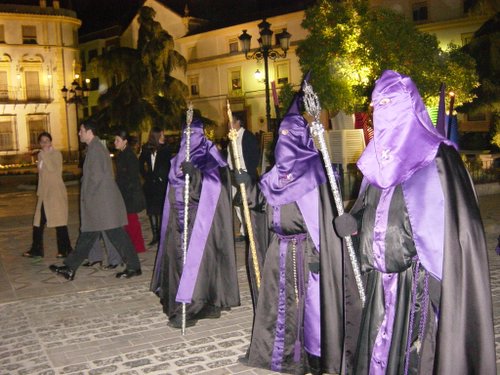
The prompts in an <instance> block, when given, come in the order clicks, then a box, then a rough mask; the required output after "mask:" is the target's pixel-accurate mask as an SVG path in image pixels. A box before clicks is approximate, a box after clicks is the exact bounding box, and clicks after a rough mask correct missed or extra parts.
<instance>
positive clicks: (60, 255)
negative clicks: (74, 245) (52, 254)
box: [56, 253, 67, 259]
mask: <svg viewBox="0 0 500 375" xmlns="http://www.w3.org/2000/svg"><path fill="white" fill-rule="evenodd" d="M66 257H67V255H66V254H61V253H59V254H57V255H56V258H57V259H62V258H66Z"/></svg>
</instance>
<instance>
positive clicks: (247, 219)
mask: <svg viewBox="0 0 500 375" xmlns="http://www.w3.org/2000/svg"><path fill="white" fill-rule="evenodd" d="M227 117H228V119H229V124H230V126H231V129H230V130H229V134H228V137H229V139H230V140H231V147H232V150H233V156H234V168H235V170H236V171H239V170H240V168H241V164H240V155H239V152H238V144H237V143H236V138H237V137H238V131H237V130H236V129H234V128H233V113H232V112H231V105H230V104H229V100H228V101H227ZM240 193H241V200H242V203H243V214H244V216H245V223H246V225H247V233H248V240H249V242H250V253H251V254H252V264H253V270H254V272H255V282H256V284H257V290H259V289H260V269H259V260H258V258H257V250H256V248H255V240H254V236H253V227H252V221H251V219H250V209H249V208H248V201H247V191H246V189H245V184H243V183H242V184H240Z"/></svg>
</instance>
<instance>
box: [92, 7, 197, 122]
mask: <svg viewBox="0 0 500 375" xmlns="http://www.w3.org/2000/svg"><path fill="white" fill-rule="evenodd" d="M154 17H155V11H154V10H153V9H152V8H150V7H142V8H141V9H140V11H139V18H138V21H139V24H140V28H139V36H138V41H137V49H134V48H126V47H121V48H116V49H113V50H111V51H108V52H106V53H105V54H103V55H102V56H100V57H99V58H98V59H97V61H96V65H97V69H98V71H99V73H100V74H101V75H102V76H103V77H105V79H106V81H107V82H108V86H109V87H108V89H107V91H106V92H105V93H103V94H102V95H101V96H100V97H99V106H100V113H99V115H98V117H99V118H100V119H101V120H102V123H103V124H106V125H107V126H109V127H110V128H113V127H116V126H120V127H124V128H126V129H127V130H129V131H138V130H148V129H149V128H150V127H151V126H160V127H162V128H166V129H178V128H180V125H181V122H182V117H183V114H184V111H185V109H186V103H185V97H186V95H187V87H186V85H185V84H184V83H183V82H181V81H179V80H178V79H176V78H174V77H172V76H171V74H172V72H173V71H174V70H175V69H177V68H180V69H182V70H183V71H184V72H185V71H186V68H187V62H186V59H185V58H184V57H183V56H182V55H181V54H180V53H178V52H177V51H175V50H174V40H173V38H172V36H171V35H170V34H169V33H168V32H167V31H165V30H164V29H163V28H162V27H161V25H160V23H159V22H157V21H155V20H154Z"/></svg>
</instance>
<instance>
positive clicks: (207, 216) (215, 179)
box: [175, 169, 221, 303]
mask: <svg viewBox="0 0 500 375" xmlns="http://www.w3.org/2000/svg"><path fill="white" fill-rule="evenodd" d="M220 192H221V181H220V176H219V171H218V169H212V170H210V171H209V172H206V173H204V174H203V184H202V187H201V194H200V204H199V205H198V211H197V213H196V218H195V221H194V225H193V230H192V232H191V237H190V239H189V246H188V249H187V259H186V264H185V265H184V269H183V270H182V276H181V279H180V281H179V289H178V290H177V296H176V298H175V300H176V301H177V302H184V303H190V302H191V300H192V298H193V292H194V287H195V285H196V280H197V278H198V272H199V270H200V264H201V259H202V258H203V253H204V251H205V245H206V242H207V238H208V235H209V233H210V228H211V227H212V222H213V219H214V215H215V209H216V207H217V203H218V201H219V195H220Z"/></svg>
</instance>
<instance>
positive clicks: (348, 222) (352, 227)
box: [333, 213, 358, 237]
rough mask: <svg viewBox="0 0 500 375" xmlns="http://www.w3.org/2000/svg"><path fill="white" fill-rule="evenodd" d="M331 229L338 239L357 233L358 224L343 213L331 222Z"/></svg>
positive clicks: (351, 217) (349, 215)
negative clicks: (333, 229)
mask: <svg viewBox="0 0 500 375" xmlns="http://www.w3.org/2000/svg"><path fill="white" fill-rule="evenodd" d="M333 227H334V228H335V231H336V232H337V234H338V235H339V236H340V237H347V236H350V235H351V234H355V233H356V232H357V231H358V222H357V221H356V219H355V218H354V216H352V215H351V214H347V213H343V214H342V215H340V216H337V217H336V218H335V219H334V220H333Z"/></svg>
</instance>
